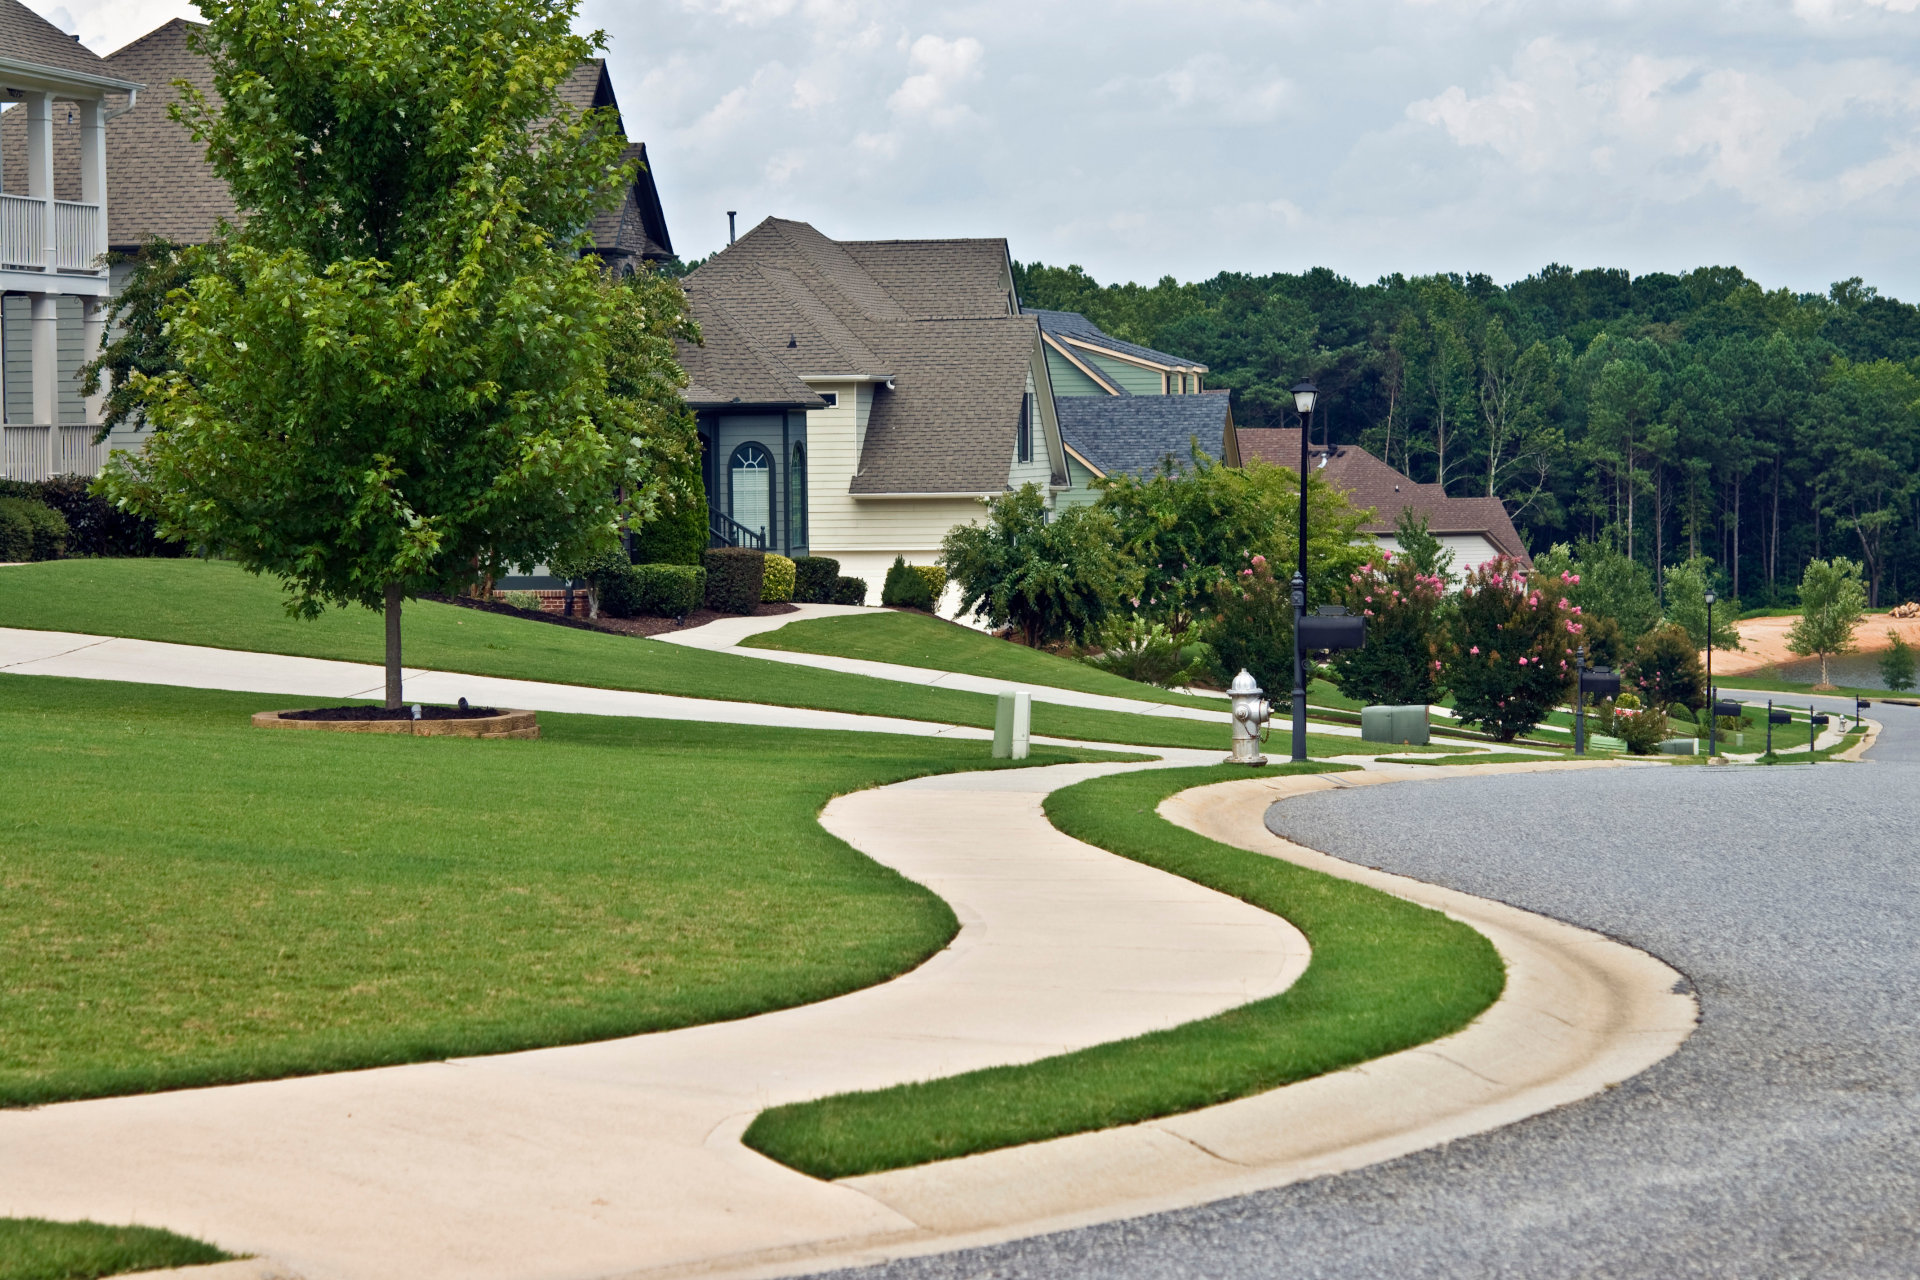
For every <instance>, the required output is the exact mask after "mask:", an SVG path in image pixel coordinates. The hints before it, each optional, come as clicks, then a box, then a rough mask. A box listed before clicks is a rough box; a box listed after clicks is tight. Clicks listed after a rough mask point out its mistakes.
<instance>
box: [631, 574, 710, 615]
mask: <svg viewBox="0 0 1920 1280" xmlns="http://www.w3.org/2000/svg"><path fill="white" fill-rule="evenodd" d="M633 581H634V588H635V590H636V593H637V594H638V596H639V599H638V600H637V601H635V604H636V605H637V608H636V610H635V612H637V613H640V614H642V615H644V616H646V617H650V618H684V617H686V616H687V615H688V614H689V613H692V612H693V611H694V610H695V609H698V608H699V607H700V604H701V602H702V601H703V600H705V599H706V597H707V571H706V570H705V569H703V568H701V567H700V566H699V565H696V564H637V565H635V566H634V567H633Z"/></svg>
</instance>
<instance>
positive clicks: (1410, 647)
mask: <svg viewBox="0 0 1920 1280" xmlns="http://www.w3.org/2000/svg"><path fill="white" fill-rule="evenodd" d="M1410 509H1411V508H1409V510H1410ZM1445 593H1446V579H1445V578H1444V577H1442V576H1441V575H1440V574H1438V573H1428V572H1426V571H1425V570H1424V569H1423V568H1422V567H1421V566H1420V564H1419V562H1418V561H1416V560H1415V559H1414V558H1413V557H1411V556H1395V555H1394V554H1393V553H1392V552H1391V551H1380V552H1377V553H1376V554H1375V555H1374V557H1373V558H1372V559H1370V560H1369V561H1368V562H1367V563H1366V565H1364V566H1363V567H1362V568H1361V569H1360V570H1359V571H1358V572H1356V573H1350V574H1348V575H1347V582H1346V585H1345V587H1344V588H1343V589H1342V590H1341V591H1339V592H1338V593H1337V594H1336V595H1335V597H1334V598H1335V600H1336V601H1338V602H1339V603H1341V604H1344V605H1346V606H1347V608H1348V609H1349V610H1350V611H1352V612H1354V613H1358V614H1361V615H1363V616H1365V618H1366V620H1367V643H1366V645H1365V646H1364V647H1362V648H1359V649H1347V650H1343V651H1340V652H1337V653H1335V654H1334V655H1333V658H1332V663H1331V665H1332V668H1333V680H1334V683H1335V684H1337V685H1339V686H1340V692H1342V693H1344V694H1346V695H1347V696H1348V697H1349V698H1352V699H1354V700H1355V701H1357V702H1360V703H1362V704H1376V703H1384V704H1387V705H1389V706H1411V705H1416V704H1418V705H1424V704H1427V703H1431V702H1438V701H1439V700H1440V697H1441V695H1442V694H1443V693H1444V692H1445V688H1444V686H1443V685H1442V684H1441V682H1440V671H1441V663H1440V646H1441V641H1442V637H1443V631H1444V628H1445V625H1446V620H1445V615H1444V613H1443V611H1442V606H1443V604H1444V600H1445Z"/></svg>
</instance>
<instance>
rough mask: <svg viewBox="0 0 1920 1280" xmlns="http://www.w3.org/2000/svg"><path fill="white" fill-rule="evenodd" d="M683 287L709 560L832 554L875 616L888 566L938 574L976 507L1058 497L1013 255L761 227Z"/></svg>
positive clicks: (1040, 346) (783, 224)
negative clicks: (1023, 488) (753, 550)
mask: <svg viewBox="0 0 1920 1280" xmlns="http://www.w3.org/2000/svg"><path fill="white" fill-rule="evenodd" d="M686 284H687V293H688V297H689V298H690V300H691V304H692V309H693V314H694V316H695V317H696V318H697V319H698V320H699V321H700V323H701V326H702V330H703V335H704V338H705V343H704V345H703V346H700V347H683V348H682V350H681V352H680V358H681V361H682V363H683V364H684V365H685V367H686V369H687V373H688V376H689V379H690V383H691V385H690V386H689V387H688V389H687V392H686V396H687V400H688V402H689V404H691V405H692V406H693V408H694V409H695V411H696V413H697V416H698V419H699V424H700V435H701V442H702V446H703V449H704V477H703V478H704V479H705V482H706V487H707V500H708V507H709V516H710V520H709V524H710V532H711V534H712V539H713V541H714V542H715V543H717V544H735V545H746V546H756V547H761V548H763V549H765V550H768V551H777V552H780V553H782V554H785V555H792V556H798V555H816V556H830V557H832V558H833V559H835V560H838V561H839V562H840V571H841V573H843V574H846V575H849V576H852V577H858V578H864V579H866V581H867V586H868V601H869V603H878V601H879V598H880V590H881V586H882V583H883V582H884V580H885V577H886V571H887V567H888V566H889V565H891V564H892V563H893V560H894V557H895V556H905V557H906V559H907V560H908V562H909V563H914V564H930V563H932V562H933V560H934V559H935V558H936V557H937V556H938V555H939V554H940V543H941V540H942V539H943V538H944V537H945V536H946V534H947V531H948V530H950V529H952V528H953V527H954V526H955V525H959V524H966V523H968V522H971V521H974V520H978V519H981V518H982V517H983V515H984V512H983V510H982V507H981V500H982V499H984V498H989V497H992V496H994V495H996V494H1000V493H1004V492H1006V491H1007V490H1008V489H1011V488H1017V487H1019V486H1020V485H1022V484H1025V483H1027V482H1029V481H1032V482H1034V483H1037V484H1039V485H1040V487H1041V490H1042V492H1043V493H1044V494H1045V495H1046V497H1047V502H1048V504H1049V505H1050V506H1051V505H1052V503H1053V501H1054V498H1055V496H1056V495H1058V494H1060V493H1062V492H1064V491H1065V490H1066V489H1067V487H1068V484H1069V479H1068V475H1067V460H1066V459H1067V455H1066V450H1065V448H1064V447H1063V445H1062V444H1061V439H1060V423H1059V419H1058V416H1057V414H1056V412H1055V408H1054V395H1053V386H1052V383H1051V381H1050V380H1049V376H1048V364H1047V348H1046V347H1045V345H1044V343H1043V341H1042V334H1041V330H1040V326H1039V324H1038V323H1037V322H1036V321H1035V319H1034V318H1033V317H1032V316H1028V315H1022V314H1021V312H1020V305H1019V300H1018V298H1017V297H1016V296H1015V293H1014V287H1013V271H1012V262H1011V259H1010V258H1009V257H1008V254H1007V245H1006V241H1004V240H998V239H982V240H869V241H836V240H831V239H828V238H827V237H826V236H824V235H822V234H821V233H820V232H818V231H816V230H815V229H814V228H813V227H811V226H809V225H807V224H806V223H803V222H790V221H786V220H783V219H777V218H769V219H767V220H766V221H765V222H762V223H761V224H760V225H759V226H757V227H755V228H754V229H753V230H752V231H749V232H748V233H747V234H746V235H744V236H742V237H741V238H740V240H739V242H738V243H736V244H733V245H730V246H729V247H728V248H727V249H725V250H724V251H722V252H720V253H718V254H716V255H714V257H713V258H712V259H711V260H709V261H708V262H707V263H705V264H704V265H703V266H701V267H700V269H699V270H698V271H695V272H694V273H693V274H692V275H690V276H689V277H688V278H687V282H686ZM950 602H951V597H950Z"/></svg>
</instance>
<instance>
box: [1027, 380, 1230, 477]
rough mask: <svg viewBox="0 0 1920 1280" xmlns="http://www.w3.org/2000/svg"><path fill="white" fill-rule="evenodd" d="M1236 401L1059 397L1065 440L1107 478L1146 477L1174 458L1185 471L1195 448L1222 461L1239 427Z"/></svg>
mask: <svg viewBox="0 0 1920 1280" xmlns="http://www.w3.org/2000/svg"><path fill="white" fill-rule="evenodd" d="M1230 399H1231V398H1230V397H1229V396H1227V395H1225V394H1224V393H1221V394H1213V393H1209V394H1206V395H1195V396H1059V397H1057V398H1056V399H1055V400H1054V402H1053V405H1054V409H1055V411H1056V412H1058V413H1059V415H1060V435H1061V437H1062V438H1063V439H1065V440H1066V442H1067V446H1068V447H1069V448H1071V449H1072V450H1073V451H1074V452H1075V453H1077V454H1079V455H1080V456H1081V457H1082V458H1085V459H1086V460H1087V461H1088V462H1090V463H1092V464H1093V465H1094V466H1095V467H1097V468H1099V469H1100V471H1101V472H1102V473H1103V474H1105V475H1110V476H1111V475H1132V476H1140V475H1146V474H1147V473H1149V472H1151V471H1154V470H1156V469H1157V468H1158V467H1159V466H1160V463H1161V462H1162V461H1163V460H1165V459H1168V458H1171V459H1172V460H1173V462H1174V464H1175V465H1176V466H1185V465H1186V464H1187V463H1188V462H1189V461H1190V460H1191V458H1192V456H1193V452H1192V450H1193V446H1194V445H1195V444H1198V445H1199V446H1200V451H1201V452H1202V453H1205V454H1206V455H1207V456H1208V457H1210V458H1212V459H1214V460H1215V461H1216V462H1217V461H1219V460H1220V459H1221V458H1222V457H1223V456H1224V455H1225V451H1226V440H1227V430H1228V428H1229V427H1231V426H1232V424H1233V414H1232V411H1231V410H1230V409H1229V407H1228V406H1229V403H1230Z"/></svg>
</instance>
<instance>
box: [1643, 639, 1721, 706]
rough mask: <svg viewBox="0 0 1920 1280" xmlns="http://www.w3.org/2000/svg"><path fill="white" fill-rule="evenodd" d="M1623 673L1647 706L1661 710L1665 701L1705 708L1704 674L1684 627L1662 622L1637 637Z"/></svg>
mask: <svg viewBox="0 0 1920 1280" xmlns="http://www.w3.org/2000/svg"><path fill="white" fill-rule="evenodd" d="M1627 674H1628V675H1629V676H1631V677H1632V679H1633V682H1634V683H1635V684H1636V685H1638V686H1639V687H1640V692H1641V693H1643V694H1644V695H1646V702H1647V705H1648V706H1650V707H1664V706H1666V705H1667V704H1668V703H1669V702H1679V703H1684V704H1685V705H1687V706H1689V707H1704V706H1706V705H1707V673H1706V671H1705V670H1704V669H1703V668H1702V667H1701V665H1700V654H1699V653H1698V652H1697V651H1696V650H1695V648H1694V643H1693V637H1692V636H1690V635H1689V634H1688V633H1687V629H1686V628H1685V627H1682V626H1678V625H1676V624H1674V623H1671V622H1663V623H1661V624H1660V625H1659V626H1657V627H1655V628H1653V630H1651V631H1649V632H1647V634H1645V635H1643V636H1641V637H1640V643H1639V644H1637V645H1635V646H1634V647H1633V657H1632V658H1631V659H1630V660H1629V661H1628V664H1627Z"/></svg>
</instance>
